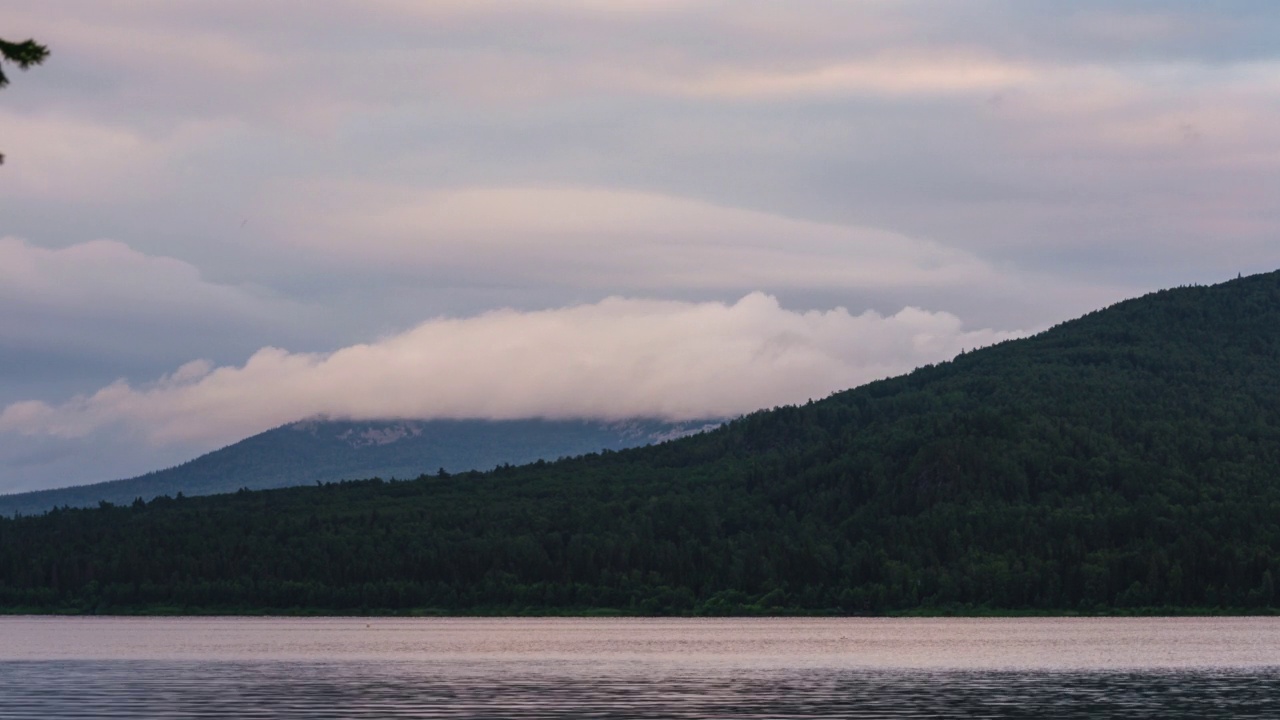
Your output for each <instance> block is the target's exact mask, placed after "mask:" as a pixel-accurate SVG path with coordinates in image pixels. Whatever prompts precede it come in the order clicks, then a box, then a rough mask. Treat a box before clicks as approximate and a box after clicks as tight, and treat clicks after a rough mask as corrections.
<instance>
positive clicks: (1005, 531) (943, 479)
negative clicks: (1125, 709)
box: [0, 273, 1280, 614]
mask: <svg viewBox="0 0 1280 720" xmlns="http://www.w3.org/2000/svg"><path fill="white" fill-rule="evenodd" d="M1277 574H1280V273H1270V274H1266V275H1257V276H1252V277H1248V278H1243V279H1238V280H1235V281H1232V282H1228V283H1223V284H1220V285H1215V286H1211V287H1183V288H1177V289H1172V290H1165V291H1161V292H1158V293H1154V294H1151V295H1148V296H1145V297H1142V298H1138V299H1135V300H1129V301H1126V302H1122V303H1119V304H1117V305H1114V306H1112V307H1110V308H1107V309H1105V310H1101V311H1098V312H1094V313H1090V314H1089V315H1087V316H1085V317H1083V318H1079V319H1077V320H1073V321H1070V322H1066V323H1063V324H1061V325H1058V326H1056V327H1054V328H1051V329H1049V330H1048V331H1045V332H1043V333H1041V334H1039V335H1036V336H1034V337H1030V338H1026V339H1022V340H1014V341H1009V342H1005V343H1002V344H999V345H996V346H992V347H988V348H984V349H981V350H977V351H973V352H968V353H964V354H962V355H960V356H958V357H956V358H955V359H954V360H952V361H950V362H945V363H941V364H938V365H932V366H927V367H923V368H919V369H917V370H916V371H915V372H912V373H910V374H908V375H904V376H901V377H897V378H892V379H888V380H884V381H879V382H874V383H871V384H868V385H865V386H862V387H859V388H856V389H853V390H849V391H845V392H840V393H836V394H834V395H832V396H830V397H828V398H826V399H824V400H822V401H819V402H813V403H809V404H806V405H804V406H801V407H783V408H776V409H773V410H768V411H761V412H757V413H753V414H751V415H748V416H746V417H743V418H740V419H738V420H735V421H733V422H730V423H728V424H726V425H724V426H723V427H721V428H719V429H717V430H714V431H711V432H707V433H703V434H699V435H695V436H692V437H688V438H683V439H680V440H676V441H673V442H669V443H663V444H660V445H655V446H651V447H646V448H639V449H632V450H625V451H620V452H602V453H594V454H590V455H586V456H583V457H579V458H576V459H571V460H566V461H561V462H554V463H535V464H533V465H529V466H524V467H516V468H509V467H503V468H499V469H496V470H494V471H491V472H488V473H478V472H477V473H465V474H460V475H459V474H455V475H451V476H448V477H430V476H428V477H421V478H418V479H416V480H413V481H409V482H397V483H389V482H383V481H377V480H370V481H362V482H350V483H335V484H325V485H323V486H322V487H306V488H289V489H282V490H268V491H262V492H243V493H237V494H234V495H225V496H216V497H204V498H187V499H182V500H178V499H167V498H162V499H158V500H155V501H152V502H150V503H135V504H134V505H132V506H128V507H113V508H102V509H94V510H71V511H58V512H53V513H50V514H48V515H45V516H42V517H30V518H19V519H9V520H2V521H0V607H5V608H8V609H9V610H10V611H23V610H26V611H34V612H52V611H73V612H108V611H111V612H141V611H147V612H156V611H166V612H179V611H182V612H243V611H268V612H327V613H360V612H400V613H565V612H569V613H573V612H577V613H581V612H595V611H612V612H623V613H641V614H730V613H891V612H958V613H984V612H1041V613H1046V612H1053V613H1061V612H1081V613H1096V612H1159V613H1185V612H1245V611H1247V612H1270V611H1272V609H1274V608H1276V607H1277V604H1278V600H1277V597H1276V576H1277Z"/></svg>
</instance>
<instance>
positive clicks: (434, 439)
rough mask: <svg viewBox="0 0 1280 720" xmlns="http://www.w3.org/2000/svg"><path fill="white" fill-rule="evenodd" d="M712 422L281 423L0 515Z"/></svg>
mask: <svg viewBox="0 0 1280 720" xmlns="http://www.w3.org/2000/svg"><path fill="white" fill-rule="evenodd" d="M718 424H719V422H718V421H698V422H691V423H673V422H665V421H661V420H648V419H632V420H624V421H615V422H601V421H592V420H416V421H415V420H395V421H377V422H368V421H365V422H352V421H337V420H305V421H302V422H295V423H291V424H289V425H283V426H281V427H278V428H275V429H273V430H268V431H266V432H264V433H260V434H258V435H254V436H253V437H250V438H247V439H245V440H241V441H240V442H238V443H235V444H234V445H229V446H227V447H224V448H222V449H221V450H215V451H214V452H211V453H208V454H206V455H202V456H200V457H198V458H196V459H194V460H191V461H189V462H186V463H183V464H181V465H178V466H176V467H172V468H169V469H167V470H160V471H157V472H151V473H147V474H146V475H140V476H138V477H135V478H129V479H127V480H114V481H110V482H103V483H96V484H93V485H81V486H77V487H68V488H58V489H54V490H38V491H35V492H27V493H16V494H12V495H0V515H3V516H11V515H13V514H14V513H21V514H24V515H31V514H38V513H43V512H45V511H47V510H49V509H51V508H54V507H63V506H70V507H92V506H95V505H97V504H98V503H99V502H110V503H115V504H125V503H130V502H133V501H134V500H135V499H137V498H142V499H143V500H151V499H152V498H156V497H159V496H161V495H177V494H178V493H182V494H184V495H188V496H195V495H212V494H215V493H229V492H235V491H237V490H239V489H240V488H247V489H249V490H262V489H266V488H278V487H288V486H292V485H313V484H315V483H317V482H333V481H337V480H343V479H347V478H370V477H382V478H413V477H417V476H418V475H421V474H423V473H435V472H437V471H438V470H440V469H444V470H445V471H448V472H462V471H466V470H474V469H485V470H487V469H490V468H493V467H495V466H497V465H503V464H524V463H530V462H534V461H535V460H555V459H557V458H562V457H571V456H574V455H582V454H584V453H588V452H597V451H600V450H605V449H608V450H621V449H624V448H630V447H636V446H640V445H648V444H650V443H656V442H663V441H665V440H670V439H673V438H677V437H681V436H683V435H688V434H691V433H694V432H701V431H703V430H707V429H711V428H714V427H715V426H716V425H718Z"/></svg>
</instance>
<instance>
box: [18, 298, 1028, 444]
mask: <svg viewBox="0 0 1280 720" xmlns="http://www.w3.org/2000/svg"><path fill="white" fill-rule="evenodd" d="M1016 334H1017V333H1007V332H1000V331H994V330H965V329H964V328H963V327H962V323H961V321H960V320H959V318H957V317H956V316H954V315H951V314H948V313H944V312H928V311H924V310H919V309H916V308H906V309H903V310H902V311H900V312H898V313H896V314H894V315H890V316H882V315H879V314H877V313H874V312H866V313H863V314H861V315H853V314H850V313H849V312H848V311H847V310H845V309H844V308H835V309H832V310H827V311H810V312H795V311H791V310H787V309H784V308H782V307H781V306H780V305H779V304H778V302H777V300H776V299H775V298H773V297H771V296H769V295H765V294H762V293H752V294H749V295H747V296H745V297H743V298H742V299H740V300H738V301H737V302H735V303H732V304H726V303H717V302H708V303H688V302H675V301H662V300H638V299H626V298H608V299H606V300H603V301H601V302H599V303H596V304H591V305H580V306H575V307H567V308H561V309H553V310H544V311H536V312H521V311H515V310H500V311H495V312H489V313H485V314H483V315H479V316H475V317H470V318H462V319H435V320H429V321H427V322H424V323H422V324H421V325H418V326H417V327H415V328H413V329H411V330H409V331H407V332H404V333H401V334H398V335H394V336H391V337H387V338H385V339H383V340H381V341H378V342H375V343H370V344H360V345H352V346H349V347H345V348H342V349H340V350H337V351H334V352H331V353H292V352H289V351H286V350H282V349H279V348H274V347H266V348H262V349H261V350H259V351H258V352H256V353H254V355H253V356H252V357H250V358H249V359H248V361H246V362H245V363H244V364H243V365H241V366H223V367H214V366H213V365H212V364H211V363H208V362H206V361H199V360H198V361H193V362H190V363H187V364H186V365H183V366H182V367H180V368H178V369H177V370H176V371H174V372H173V373H171V374H169V375H166V376H164V377H162V378H160V379H158V380H156V381H155V382H153V383H150V384H147V385H141V386H135V385H131V384H129V383H127V382H125V381H118V382H115V383H113V384H111V385H108V386H107V387H104V388H102V389H100V390H99V391H97V392H96V393H93V394H92V395H85V396H77V397H74V398H72V399H70V400H68V401H66V402H63V403H61V404H50V403H46V402H43V401H38V400H32V401H24V402H17V403H13V404H11V405H9V406H8V407H6V408H5V409H4V411H3V413H0V432H9V433H21V434H24V435H34V436H41V435H42V436H56V437H68V438H71V437H83V436H87V435H90V434H93V433H95V432H96V431H99V430H102V429H106V428H112V429H120V428H122V427H123V428H129V429H130V430H131V431H132V432H133V433H136V434H138V435H141V436H142V437H144V438H146V439H147V440H148V441H150V442H151V443H154V444H160V445H163V444H170V443H191V442H197V443H208V444H210V445H213V444H217V443H225V442H230V441H233V440H236V439H239V438H242V437H245V436H247V435H250V434H252V433H256V432H260V431H262V430H265V429H267V428H270V427H273V426H275V425H279V424H281V423H285V422H289V421H292V420H297V419H299V418H303V417H308V416H315V415H328V416H331V417H342V418H351V419H373V418H396V417H401V418H437V417H451V418H521V417H548V418H568V417H594V418H620V417H628V416H655V417H665V418H672V419H688V418H699V417H708V416H732V415H736V414H740V413H744V412H749V411H751V410H755V409H758V408H761V407H770V406H774V405H779V404H786V403H795V402H804V401H806V400H808V399H810V398H819V397H824V396H826V395H828V394H830V393H831V392H833V391H836V390H840V389H844V388H848V387H852V386H855V385H858V384H861V383H864V382H867V381H870V380H873V379H877V378H881V377H885V376H888V375H892V374H896V373H900V372H904V371H907V370H910V369H911V368H913V367H915V366H918V365H921V364H924V363H928V362H935V361H938V360H942V359H946V358H949V357H951V356H953V355H954V354H956V353H957V352H959V351H960V350H961V349H963V348H973V347H977V346H981V345H988V344H991V343H994V342H999V341H1001V340H1004V339H1007V338H1010V337H1013V336H1015V335H1016Z"/></svg>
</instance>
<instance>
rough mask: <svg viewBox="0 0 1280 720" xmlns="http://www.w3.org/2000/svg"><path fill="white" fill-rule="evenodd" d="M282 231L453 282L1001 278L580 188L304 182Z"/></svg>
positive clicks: (739, 216)
mask: <svg viewBox="0 0 1280 720" xmlns="http://www.w3.org/2000/svg"><path fill="white" fill-rule="evenodd" d="M262 212H263V213H264V214H266V213H270V212H276V213H278V215H277V219H276V220H275V221H274V222H275V228H276V230H275V232H276V234H277V235H278V236H279V237H281V238H282V239H283V240H285V241H286V242H290V243H293V244H296V245H299V246H302V247H305V248H307V249H309V250H315V251H319V252H321V253H324V254H326V255H328V256H330V257H331V258H333V259H335V260H337V261H339V262H341V263H342V264H343V265H345V266H350V265H352V264H355V265H362V266H365V267H380V268H384V269H388V270H393V271H406V270H413V271H415V272H422V273H427V274H429V275H432V276H436V277H449V278H452V279H454V280H456V279H458V278H460V277H465V278H468V279H470V280H471V281H474V282H482V283H483V282H504V283H515V284H524V285H534V284H547V283H552V284H557V285H576V286H578V287H585V288H602V289H607V290H612V291H615V292H616V291H618V290H622V289H626V290H631V291H637V290H638V291H646V292H647V291H654V290H664V289H689V288H701V289H717V290H732V291H741V290H744V289H751V288H757V289H758V288H766V289H772V288H785V287H806V288H815V287H826V288H833V287H842V288H850V287H859V288H872V287H903V286H930V287H935V288H936V287H944V286H951V285H966V286H972V285H975V284H980V283H988V284H991V283H994V282H996V281H997V279H998V278H997V273H996V272H995V271H994V270H993V269H992V268H990V267H989V266H987V265H986V264H984V263H983V262H982V261H980V260H979V259H977V258H976V257H974V256H972V255H969V254H967V253H964V252H961V251H957V250H953V249H950V248H946V247H944V246H942V245H939V244H937V243H932V242H928V241H924V240H918V239H915V238H910V237H907V236H904V235H901V234H898V233H892V232H887V231H883V230H877V229H874V228H864V227H850V226H842V225H828V224H822V223H815V222H806V221H801V220H792V219H789V218H784V217H779V216H776V215H770V214H767V213H762V212H756V211H750V210H741V209H735V208H726V207H721V206H716V205H712V204H709V203H705V202H699V201H694V200H687V199H683V198H676V197H670V196H665V195H657V194H651V193H640V192H631V191H619V190H604V189H582V188H536V187H531V188H474V189H462V190H456V189H454V190H440V191H431V190H421V189H414V188H401V187H394V186H386V185H364V184H354V183H308V184H305V185H302V186H298V187H295V188H291V189H290V190H288V191H286V192H285V193H281V194H279V195H277V196H275V197H273V198H272V199H271V200H270V201H269V203H268V204H267V205H266V206H265V207H264V208H263V209H262Z"/></svg>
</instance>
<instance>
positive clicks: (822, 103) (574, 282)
mask: <svg viewBox="0 0 1280 720" xmlns="http://www.w3.org/2000/svg"><path fill="white" fill-rule="evenodd" d="M28 37H31V38H35V39H36V40H37V41H38V42H41V43H43V44H45V45H47V46H48V47H49V49H50V52H51V55H50V57H49V59H48V60H47V61H46V62H45V64H44V65H42V66H40V67H36V68H33V69H31V70H29V71H27V72H21V71H18V70H16V69H15V68H12V66H9V67H6V73H7V74H8V75H9V76H10V79H11V85H10V86H8V87H6V88H4V89H2V90H0V152H3V153H4V154H5V161H4V164H3V165H0V492H12V491H21V490H30V489H36V488H43V487H57V486H63V485H71V484H82V483H88V482H97V481H103V480H110V479H115V478H120V477H128V476H131V475H136V474H139V473H142V472H146V471H150V470H155V469H159V468H162V467H166V466H169V465H172V464H175V463H178V462H181V461H184V460H187V459H190V458H192V457H195V456H196V455H198V454H200V453H203V452H207V451H209V450H212V449H215V448H217V447H220V446H222V445H225V444H228V443H230V442H234V441H236V440H239V439H241V438H244V437H247V436H249V435H252V434H255V433H257V432H261V431H263V430H266V429H269V428H271V427H274V426H277V425H280V424H282V423H286V422H290V421H293V420H297V419H302V418H308V417H315V416H329V417H342V418H356V419H364V418H410V417H412V418H430V417H474V418H517V417H553V418H555V417H559V418H567V417H598V418H617V417H626V416H635V415H644V416H654V417H667V418H673V419H690V418H702V417H709V416H716V417H732V416H734V415H737V414H741V413H745V412H750V411H752V410H754V409H757V408H763V407H773V406H776V405H781V404H789V403H802V402H806V401H808V400H809V399H818V398H822V397H825V396H827V395H829V394H830V393H832V392H835V391H838V390H842V389H845V388H848V387H853V386H856V385H858V384H861V383H865V382H868V381H871V380H874V379H878V378H882V377H886V376H891V375H896V374H900V373H903V372H907V371H910V370H911V369H913V368H915V367H918V366H921V365H924V364H928V363H934V362H939V361H943V360H947V359H949V358H951V357H953V356H954V355H955V354H957V353H958V352H961V351H962V350H965V349H972V348H976V347H981V346H984V345H989V344H991V343H994V342H999V341H1002V340H1005V339H1010V338H1016V337H1022V336H1025V335H1028V334H1031V333H1034V332H1037V331H1040V330H1043V329H1045V328H1048V327H1050V326H1052V325H1054V324H1056V323H1059V322H1062V321H1065V320H1068V319H1071V318H1073V317H1076V316H1078V315H1081V314H1083V313H1085V312H1088V311H1090V310H1094V309H1097V308H1101V307H1104V306H1106V305H1108V304H1110V303H1113V302H1116V301H1118V300H1121V299H1124V298H1127V297H1133V296H1137V295H1141V294H1144V293H1146V292H1150V291H1153V290H1157V289H1160V288H1164V287H1171V286H1176V285H1184V284H1193V283H1198V284H1209V283H1214V282H1219V281H1222V280H1226V279H1229V278H1234V277H1235V276H1236V275H1237V274H1239V273H1243V274H1250V273H1256V272H1265V271H1270V270H1274V269H1276V268H1277V266H1280V233H1278V232H1277V231H1278V230H1280V201H1277V198H1280V133H1277V132H1276V128H1277V127H1280V44H1277V43H1276V42H1275V38H1276V37H1280V5H1277V4H1276V3H1275V2H1273V0H1253V1H1235V2H1233V1H1230V0H1223V1H1220V2H1213V3H1206V2H1199V1H1192V0H1169V1H1166V2H1153V1H1142V2H1139V1H1136V0H1131V1H1125V0H1109V1H1107V2H1102V1H1095V0H1072V1H1071V2H1067V1H1065V0H1056V1H1052V2H1050V1H1048V0H1006V1H1003V2H998V1H994V0H970V1H968V2H963V3H960V2H947V1H944V0H934V1H932V2H917V1H913V0H900V1H891V0H842V1H836V0H799V1H797V0H778V1H759V0H509V1H501V0H305V2H304V1H303V0H277V1H275V2H270V3H263V2H260V1H259V0H252V1H249V0H216V1H214V0H207V1H202V0H194V1H193V2H182V3H175V2H171V0H0V38H4V39H7V40H23V39H26V38H28Z"/></svg>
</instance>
